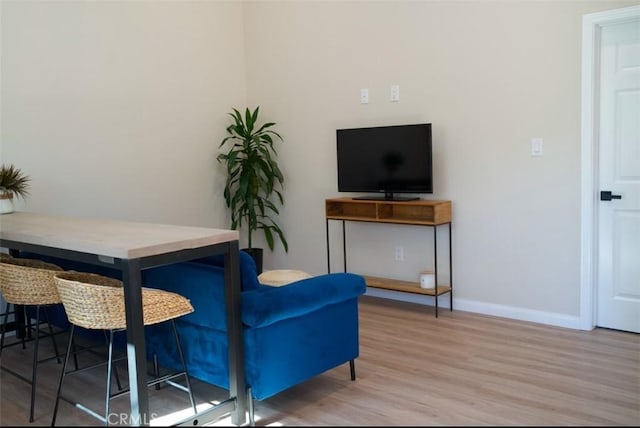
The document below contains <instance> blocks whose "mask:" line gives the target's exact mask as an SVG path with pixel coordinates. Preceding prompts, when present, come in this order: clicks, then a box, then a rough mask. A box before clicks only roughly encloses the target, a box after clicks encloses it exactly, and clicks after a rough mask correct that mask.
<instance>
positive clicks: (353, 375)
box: [349, 359, 356, 380]
mask: <svg viewBox="0 0 640 428" xmlns="http://www.w3.org/2000/svg"><path fill="white" fill-rule="evenodd" d="M349 369H350V371H351V380H356V362H355V361H354V360H353V359H351V360H349Z"/></svg>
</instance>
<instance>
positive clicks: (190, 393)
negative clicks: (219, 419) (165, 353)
mask: <svg viewBox="0 0 640 428" xmlns="http://www.w3.org/2000/svg"><path fill="white" fill-rule="evenodd" d="M171 326H172V327H173V335H174V336H175V338H176V346H177V347H178V355H179V356H180V362H181V363H182V371H184V378H185V380H186V382H187V391H188V392H189V400H190V401H191V407H193V413H194V414H197V413H198V410H197V408H196V401H195V400H194V399H193V390H192V389H191V381H190V380H189V372H188V371H187V364H186V363H185V361H184V354H183V353H182V344H181V343H180V336H178V329H177V327H176V321H175V320H171Z"/></svg>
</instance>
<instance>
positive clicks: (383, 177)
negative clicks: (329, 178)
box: [336, 123, 433, 199]
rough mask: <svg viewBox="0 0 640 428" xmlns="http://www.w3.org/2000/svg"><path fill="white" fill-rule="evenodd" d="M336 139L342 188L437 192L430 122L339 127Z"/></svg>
mask: <svg viewBox="0 0 640 428" xmlns="http://www.w3.org/2000/svg"><path fill="white" fill-rule="evenodd" d="M336 143H337V154H338V191H339V192H367V193H384V194H385V196H384V197H373V198H369V197H363V198H361V199H403V198H398V197H395V196H394V195H393V194H394V193H433V170H432V156H431V124H430V123H423V124H415V125H395V126H378V127H370V128H351V129H338V130H336ZM404 199H406V198H404ZM411 199H416V198H411Z"/></svg>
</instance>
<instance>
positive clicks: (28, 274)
mask: <svg viewBox="0 0 640 428" xmlns="http://www.w3.org/2000/svg"><path fill="white" fill-rule="evenodd" d="M62 271H63V269H62V268H61V267H59V266H56V265H54V264H52V263H46V262H43V261H41V260H34V259H23V258H18V257H11V256H10V255H9V254H4V253H3V254H2V256H1V257H0V292H2V297H3V298H4V300H5V301H6V302H7V303H6V309H5V313H4V314H3V323H2V333H1V334H0V354H1V353H2V350H3V349H4V348H5V347H8V346H13V345H17V344H22V349H25V348H26V346H25V343H26V342H27V341H30V340H31V334H32V332H35V337H34V338H33V341H34V342H35V344H34V347H33V362H32V365H31V377H30V378H27V377H25V376H23V375H22V374H21V373H19V372H18V371H14V370H13V369H12V368H10V367H6V366H0V367H1V368H2V369H3V370H5V371H7V372H9V373H11V374H13V375H15V376H16V377H18V378H20V379H22V380H24V381H25V382H27V383H29V384H30V385H31V404H30V409H29V422H33V419H34V409H35V399H36V384H37V372H38V363H40V362H44V361H46V360H48V359H51V358H45V359H39V357H38V348H39V344H40V337H45V336H48V337H50V338H51V340H52V344H53V349H54V352H55V358H57V359H58V361H60V359H59V353H58V347H57V345H56V341H55V338H54V335H56V334H59V333H62V332H59V333H54V331H53V328H52V327H51V324H50V323H49V321H48V318H47V315H46V313H47V306H49V305H55V304H59V303H61V301H60V296H59V295H58V290H57V289H56V284H55V280H54V276H55V274H56V273H58V272H62ZM11 305H13V308H14V310H13V311H11V310H10V307H11ZM23 307H32V308H35V316H33V315H27V320H28V322H27V325H26V326H24V325H23V326H20V327H19V328H18V327H16V338H18V337H19V338H20V340H19V341H15V342H13V343H10V344H6V345H5V341H4V340H5V333H6V332H7V326H8V316H9V315H10V314H12V315H13V316H14V319H15V321H16V326H19V325H20V324H23V322H24V321H25V320H24V317H25V314H26V311H25V310H24V308H23ZM18 308H21V310H20V311H18ZM41 312H43V313H44V315H45V319H46V322H47V324H48V325H49V332H48V333H44V332H42V331H41V329H40V323H41V320H40V313H41ZM32 318H35V320H36V322H35V325H33V326H32V324H31V319H32ZM19 321H20V322H19ZM20 330H24V331H22V332H21V333H20V335H19V334H18V331H20Z"/></svg>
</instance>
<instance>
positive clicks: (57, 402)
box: [51, 324, 76, 427]
mask: <svg viewBox="0 0 640 428" xmlns="http://www.w3.org/2000/svg"><path fill="white" fill-rule="evenodd" d="M75 330H76V326H75V325H73V324H72V325H71V331H70V333H69V345H68V346H67V353H66V354H65V356H64V362H63V363H62V373H60V381H59V382H58V392H57V393H56V403H55V405H54V407H53V417H52V418H51V426H52V427H53V426H55V425H56V417H57V416H58V406H59V404H60V391H61V390H62V383H63V382H64V376H65V374H66V371H67V362H68V361H69V355H70V354H71V349H72V348H73V333H74V332H75Z"/></svg>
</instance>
